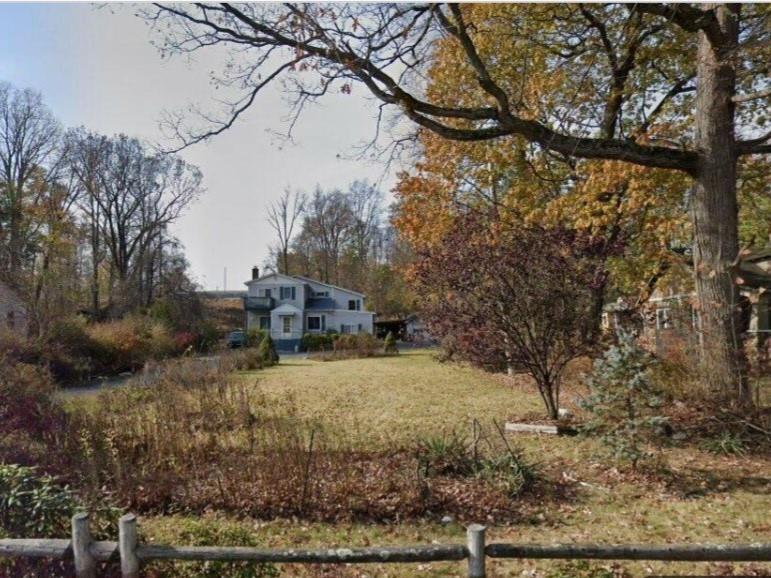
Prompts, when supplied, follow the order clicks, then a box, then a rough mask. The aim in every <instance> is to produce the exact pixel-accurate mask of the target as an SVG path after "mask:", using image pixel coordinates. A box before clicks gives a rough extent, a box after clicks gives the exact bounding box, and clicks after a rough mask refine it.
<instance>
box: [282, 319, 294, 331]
mask: <svg viewBox="0 0 771 578" xmlns="http://www.w3.org/2000/svg"><path fill="white" fill-rule="evenodd" d="M281 319H282V325H283V329H284V333H292V318H291V317H282V318H281Z"/></svg>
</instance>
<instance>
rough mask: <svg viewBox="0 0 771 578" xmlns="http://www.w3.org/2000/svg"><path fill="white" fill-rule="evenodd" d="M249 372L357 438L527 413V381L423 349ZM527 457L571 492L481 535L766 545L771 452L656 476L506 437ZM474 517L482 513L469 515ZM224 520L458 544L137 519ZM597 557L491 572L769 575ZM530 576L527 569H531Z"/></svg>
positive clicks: (690, 463) (573, 442) (695, 462)
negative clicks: (443, 359) (579, 563)
mask: <svg viewBox="0 0 771 578" xmlns="http://www.w3.org/2000/svg"><path fill="white" fill-rule="evenodd" d="M255 376H257V377H259V380H258V381H259V387H260V389H261V390H262V392H263V394H265V395H267V396H269V397H273V398H274V399H277V400H278V399H286V398H287V397H292V398H294V401H295V403H296V405H297V407H298V408H299V411H300V412H301V413H303V414H304V415H306V416H309V417H310V416H313V417H316V418H319V419H321V420H323V421H324V422H327V423H330V424H334V425H335V426H336V427H338V428H341V429H342V430H345V432H346V433H350V434H352V435H355V436H356V439H357V440H358V441H357V443H360V444H363V445H370V444H372V445H379V444H383V443H384V442H385V441H388V440H391V441H400V442H403V443H405V445H406V444H409V443H410V442H411V441H413V440H415V439H416V438H418V437H421V436H425V435H441V434H442V433H443V432H446V431H449V430H450V429H453V428H458V429H459V430H460V431H469V430H470V427H471V426H470V423H471V419H472V418H476V419H478V420H479V421H480V422H481V423H483V424H487V426H486V429H487V431H488V434H489V435H492V428H491V427H489V426H490V424H491V422H492V420H498V421H502V420H504V419H506V418H508V417H510V416H512V415H527V414H532V413H533V412H538V411H540V408H541V406H540V400H539V398H538V396H537V395H536V394H535V392H534V391H532V390H531V389H529V388H528V387H527V383H526V381H523V380H514V381H513V382H512V381H509V380H507V379H506V378H499V377H494V376H490V375H486V374H484V373H481V372H478V371H476V370H473V369H469V368H462V367H457V366H453V365H442V364H439V363H437V362H436V361H435V360H434V359H433V357H432V354H431V353H430V352H427V351H409V352H406V353H402V354H401V355H400V356H398V357H392V358H374V359H363V360H346V361H336V362H327V363H324V362H314V361H309V360H304V359H302V358H299V357H290V358H287V359H286V360H284V361H283V362H282V363H281V365H279V366H278V367H274V368H271V369H268V370H266V371H262V372H259V374H248V375H247V376H246V377H247V378H248V379H250V381H251V380H253V379H254V377H255ZM510 439H511V441H512V442H513V443H516V444H517V445H519V446H521V447H522V448H524V449H525V451H526V453H527V455H529V456H530V457H531V459H533V460H534V461H538V462H540V464H541V465H540V467H541V470H542V472H543V474H544V475H545V476H546V477H547V478H548V479H550V480H552V481H553V480H562V481H563V482H566V483H568V484H569V486H570V487H571V489H572V494H571V497H570V499H568V500H563V501H559V502H555V501H553V500H551V501H548V502H544V503H543V504H538V503H536V504H533V508H532V510H530V509H529V510H528V513H527V515H526V516H524V517H523V519H522V521H521V522H519V523H517V524H515V525H509V526H492V527H491V528H490V529H489V531H488V536H489V537H488V540H489V541H522V542H538V543H553V542H598V543H599V542H602V543H614V542H615V543H624V542H625V543H634V542H638V543H645V542H648V543H674V542H691V543H695V542H736V543H739V542H758V541H767V542H771V459H769V457H768V456H744V457H728V456H716V455H714V454H711V453H707V452H704V451H701V450H699V449H697V448H694V447H690V448H669V449H664V450H662V452H661V456H660V457H661V459H662V462H665V463H666V464H667V470H668V471H669V473H668V474H661V473H660V472H659V473H658V474H657V475H655V476H651V475H643V474H636V475H631V474H628V473H623V472H618V471H616V470H615V468H613V467H612V466H610V465H608V464H607V463H606V462H605V461H604V460H602V459H601V458H599V457H598V447H597V446H596V444H595V443H594V442H593V441H591V440H586V439H582V438H554V437H549V436H530V435H520V436H517V437H511V438H510ZM480 521H481V522H484V520H480ZM197 524H198V525H202V526H207V525H215V526H217V527H222V526H223V525H224V526H227V525H234V526H237V527H238V528H239V529H240V530H246V531H248V532H249V533H251V534H252V535H253V536H254V538H255V539H256V540H257V541H258V543H260V544H264V546H266V547H311V546H322V545H350V546H369V545H379V544H384V545H385V544H408V543H430V542H462V541H463V540H464V530H463V527H462V526H461V525H460V524H457V523H454V522H453V523H449V524H442V523H440V522H439V521H438V520H432V521H425V522H413V523H406V524H360V523H352V524H347V523H346V524H334V525H330V524H320V523H319V524H315V523H303V522H297V521H291V520H274V521H267V522H265V521H257V520H251V519H243V520H235V519H232V518H230V519H225V518H224V517H222V516H219V515H217V514H212V515H211V516H209V517H204V518H196V519H193V518H183V517H157V518H145V519H142V520H141V527H142V529H143V532H144V534H145V536H146V539H148V540H152V541H156V542H167V543H168V542H177V541H179V536H180V535H183V534H181V533H180V532H182V529H184V528H186V527H188V528H189V526H190V525H197ZM619 568H620V566H619V565H616V564H612V563H597V564H594V565H590V566H589V567H588V569H587V568H577V567H575V566H570V565H566V564H565V563H559V562H537V563H536V562H522V563H520V562H494V563H491V567H490V575H491V576H519V575H522V572H523V571H527V572H528V575H530V576H548V577H549V578H551V577H556V576H579V577H586V576H592V575H597V571H600V570H602V571H603V572H604V573H603V575H604V576H609V575H610V574H609V573H610V572H613V573H614V574H615V575H617V576H618V575H622V576H623V575H634V576H639V575H644V574H652V573H658V574H670V575H671V574H678V573H683V574H687V573H690V574H706V573H711V574H717V573H723V574H725V573H731V572H733V573H735V574H736V573H746V574H753V575H767V576H768V575H771V564H735V565H731V564H722V565H721V564H690V563H685V564H683V563H681V564H669V565H667V564H664V563H629V564H624V565H623V570H620V569H619ZM284 571H285V573H286V575H297V574H300V575H303V576H314V577H315V576H325V577H336V576H340V577H354V576H360V577H371V576H394V577H407V576H415V575H418V576H420V575H424V576H461V575H464V567H463V565H462V564H459V563H446V564H439V563H435V564H425V565H420V566H417V567H416V566H411V565H401V566H400V565H391V566H380V565H377V566H351V567H344V568H329V569H323V568H320V567H315V568H307V567H305V568H301V567H285V568H284ZM533 572H535V573H533Z"/></svg>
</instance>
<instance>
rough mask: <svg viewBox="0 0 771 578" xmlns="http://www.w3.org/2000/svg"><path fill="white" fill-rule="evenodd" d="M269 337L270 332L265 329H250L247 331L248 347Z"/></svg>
mask: <svg viewBox="0 0 771 578" xmlns="http://www.w3.org/2000/svg"><path fill="white" fill-rule="evenodd" d="M266 337H268V332H267V331H266V330H264V329H255V328H252V329H249V330H248V331H247V332H246V345H247V347H254V346H257V345H259V344H260V343H262V340H263V339H265V338H266Z"/></svg>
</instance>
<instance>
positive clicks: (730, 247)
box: [692, 5, 750, 402]
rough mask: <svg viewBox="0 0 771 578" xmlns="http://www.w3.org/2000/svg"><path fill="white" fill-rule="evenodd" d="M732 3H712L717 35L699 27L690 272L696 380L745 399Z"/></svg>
mask: <svg viewBox="0 0 771 578" xmlns="http://www.w3.org/2000/svg"><path fill="white" fill-rule="evenodd" d="M738 11H739V6H738V5H729V6H726V5H723V6H720V7H718V8H716V12H717V14H718V18H719V21H720V25H721V28H722V33H723V34H722V38H721V39H720V40H719V41H718V40H716V39H709V38H708V37H707V35H706V34H705V33H704V32H700V33H699V36H700V38H699V47H698V56H697V60H698V64H697V78H698V85H697V97H696V141H697V148H698V150H699V152H700V155H701V162H700V167H699V173H698V176H697V182H696V187H695V191H694V198H693V215H692V217H693V230H694V241H695V244H694V274H695V280H696V291H697V296H698V308H699V313H700V325H701V327H700V329H701V335H700V337H701V358H702V359H701V361H702V368H703V379H704V380H705V382H706V384H707V385H708V386H709V387H710V389H711V390H712V391H714V393H715V394H716V395H718V396H720V398H721V399H724V400H730V401H731V402H744V401H746V400H747V399H748V398H750V396H749V392H748V391H747V390H746V387H745V385H744V382H743V379H742V367H741V363H740V358H741V356H740V351H741V346H740V336H739V334H738V331H737V325H736V314H737V310H738V307H737V305H738V289H737V287H736V283H735V265H736V261H737V256H738V252H739V241H738V206H737V199H736V165H737V154H736V141H735V134H734V112H735V111H734V104H733V102H732V100H731V99H732V97H733V96H734V94H735V87H736V68H735V54H734V52H733V51H734V49H735V47H736V42H737V38H738V23H737V20H738Z"/></svg>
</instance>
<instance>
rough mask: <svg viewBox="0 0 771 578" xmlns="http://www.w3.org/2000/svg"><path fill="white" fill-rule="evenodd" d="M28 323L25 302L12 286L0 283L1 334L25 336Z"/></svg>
mask: <svg viewBox="0 0 771 578" xmlns="http://www.w3.org/2000/svg"><path fill="white" fill-rule="evenodd" d="M28 321H29V319H28V315H27V306H26V305H25V303H24V300H23V299H22V298H21V297H20V296H19V294H18V293H17V292H16V291H15V290H14V289H13V288H12V287H11V286H10V285H8V284H7V283H4V282H3V281H0V332H3V331H10V332H12V333H16V334H18V335H22V336H25V335H26V334H27V324H28Z"/></svg>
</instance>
